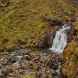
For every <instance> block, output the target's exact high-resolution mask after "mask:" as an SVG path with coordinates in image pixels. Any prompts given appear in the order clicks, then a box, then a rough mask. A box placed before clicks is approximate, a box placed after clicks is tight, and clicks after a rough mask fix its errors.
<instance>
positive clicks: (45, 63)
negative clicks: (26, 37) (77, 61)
mask: <svg viewBox="0 0 78 78" xmlns="http://www.w3.org/2000/svg"><path fill="white" fill-rule="evenodd" d="M58 57H59V56H58V55H57V56H56V55H54V54H51V53H46V52H41V51H32V50H29V49H18V50H14V51H13V52H9V53H8V54H3V57H1V58H0V78H23V77H24V76H26V75H28V74H31V73H34V74H35V77H32V78H52V77H53V78H61V77H60V76H61V73H60V70H61V61H60V58H58Z"/></svg>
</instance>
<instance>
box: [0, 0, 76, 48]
mask: <svg viewBox="0 0 78 78" xmlns="http://www.w3.org/2000/svg"><path fill="white" fill-rule="evenodd" d="M2 4H4V5H2ZM0 5H1V6H0V45H1V47H7V48H8V47H11V46H14V45H16V44H17V43H18V42H19V41H22V42H24V45H25V46H32V47H33V46H34V45H36V43H37V41H38V39H40V37H41V36H42V34H43V33H44V32H45V31H46V29H47V22H45V21H43V16H45V15H47V16H49V17H52V18H53V19H54V18H57V19H62V20H64V19H65V18H68V17H67V16H69V15H71V14H72V13H73V12H74V11H75V10H76V9H77V8H75V7H73V6H72V5H69V3H67V1H63V0H59V1H57V0H46V1H45V0H34V1H32V0H28V1H27V0H8V2H7V1H6V0H4V1H3V0H2V2H1V3H0Z"/></svg>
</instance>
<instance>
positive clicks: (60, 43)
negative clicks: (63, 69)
mask: <svg viewBox="0 0 78 78" xmlns="http://www.w3.org/2000/svg"><path fill="white" fill-rule="evenodd" d="M70 29H71V27H70V26H69V25H67V24H64V25H63V26H62V28H60V29H59V30H58V31H56V35H55V38H54V40H53V44H52V47H51V48H49V50H51V51H52V52H54V53H63V51H64V48H65V47H66V45H67V30H70Z"/></svg>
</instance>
